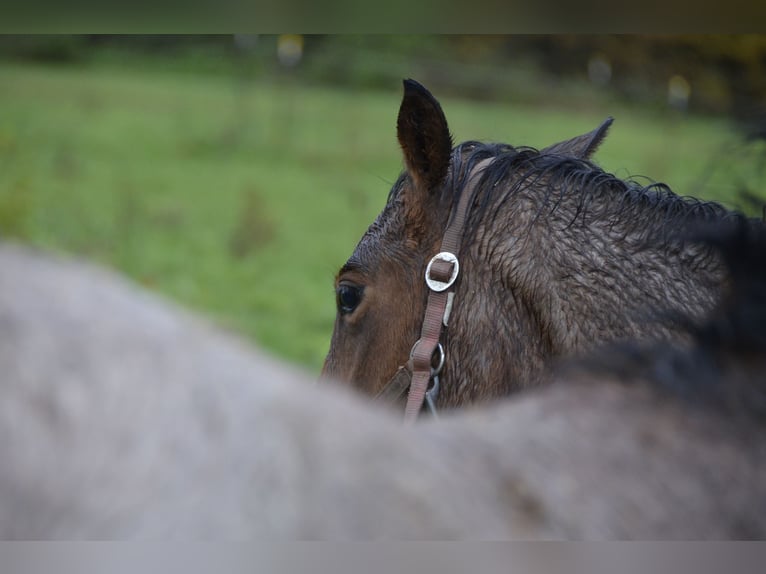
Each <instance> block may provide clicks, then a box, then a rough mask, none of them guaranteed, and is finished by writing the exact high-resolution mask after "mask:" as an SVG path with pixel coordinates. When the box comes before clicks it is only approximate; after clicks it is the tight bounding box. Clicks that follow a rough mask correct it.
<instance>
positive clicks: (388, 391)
mask: <svg viewBox="0 0 766 574" xmlns="http://www.w3.org/2000/svg"><path fill="white" fill-rule="evenodd" d="M411 381H412V373H411V372H410V369H409V368H408V367H407V366H406V365H405V366H401V367H399V369H397V371H396V374H395V375H394V376H393V377H392V378H391V380H390V381H388V384H387V385H386V386H385V387H383V389H382V390H381V391H380V392H379V393H378V394H377V395H375V398H374V399H373V400H375V401H378V402H383V403H388V404H392V405H393V404H396V403H398V402H399V401H400V400H402V398H403V397H404V396H405V395H406V394H407V389H409V388H410V382H411Z"/></svg>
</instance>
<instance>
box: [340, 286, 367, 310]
mask: <svg viewBox="0 0 766 574" xmlns="http://www.w3.org/2000/svg"><path fill="white" fill-rule="evenodd" d="M363 291H364V289H363V288H362V287H357V286H356V285H348V284H341V285H338V291H337V298H338V311H340V312H341V314H343V315H347V314H348V313H353V312H354V309H356V308H357V306H358V305H359V302H360V301H361V300H362V292H363Z"/></svg>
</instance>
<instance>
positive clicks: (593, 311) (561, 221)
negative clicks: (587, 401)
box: [485, 193, 723, 354]
mask: <svg viewBox="0 0 766 574" xmlns="http://www.w3.org/2000/svg"><path fill="white" fill-rule="evenodd" d="M614 200H615V198H614V197H612V198H610V197H609V196H608V195H607V194H603V196H602V199H601V200H600V201H614ZM594 201H598V200H594ZM579 202H580V199H579V197H577V196H576V195H575V193H572V194H570V195H569V197H566V198H565V199H564V201H562V202H561V204H560V205H559V206H558V207H557V208H556V209H555V210H553V212H552V213H551V212H550V208H545V207H544V206H541V205H539V203H540V201H539V199H537V198H535V199H534V200H531V198H530V197H528V196H527V197H525V196H523V195H520V196H519V197H518V198H517V199H516V201H514V202H508V206H507V207H506V214H500V217H502V216H503V215H506V218H505V220H506V221H509V222H511V223H510V225H507V226H505V227H506V229H499V230H498V231H497V232H494V233H488V234H487V239H488V240H489V241H486V240H485V243H487V244H489V243H493V244H494V243H498V244H500V245H503V246H504V249H503V250H502V251H503V253H502V254H500V253H499V254H498V255H501V257H499V259H496V261H497V263H494V264H493V263H490V267H491V268H493V270H494V273H495V275H496V276H497V277H498V278H500V280H501V281H503V282H504V283H506V284H507V285H508V286H509V287H510V289H511V290H513V291H514V293H515V295H516V296H518V297H519V298H520V299H521V300H522V301H523V302H524V304H523V306H524V307H527V308H529V309H531V310H532V311H533V312H534V314H535V315H536V316H537V317H538V321H539V323H540V324H541V325H543V326H544V327H546V329H547V331H548V333H549V337H550V341H551V347H552V351H553V352H554V353H555V354H568V353H575V352H580V351H582V350H585V349H588V348H590V347H592V346H594V345H596V344H599V343H603V342H607V341H614V340H619V339H628V338H630V339H641V338H645V337H656V336H668V335H671V333H672V329H671V328H670V327H669V325H668V322H667V321H665V322H663V321H659V320H657V318H658V314H662V313H667V312H681V313H683V314H684V315H685V316H689V317H699V316H701V315H703V314H705V313H707V312H708V311H709V310H710V309H711V308H712V306H713V304H714V303H715V301H716V299H717V296H718V293H719V291H720V287H721V282H722V276H723V273H722V267H721V264H720V261H719V260H718V258H717V257H715V256H713V255H711V253H710V250H709V249H708V248H706V247H701V246H699V245H694V244H691V243H687V244H683V243H681V242H679V241H678V240H673V239H671V238H670V237H669V236H668V233H667V231H666V230H667V222H666V221H665V217H666V216H665V214H664V213H661V212H660V211H659V210H657V209H652V208H644V209H643V210H640V211H636V210H635V209H625V210H621V209H614V210H605V211H598V209H597V206H593V207H594V213H603V214H604V215H605V216H604V217H601V216H599V217H598V218H596V217H593V218H588V219H587V220H586V221H583V220H582V219H578V215H577V213H578V207H579ZM690 209H691V208H690ZM607 214H608V215H607ZM495 257H497V256H495ZM495 257H493V258H491V259H490V261H491V260H492V259H495ZM666 316H667V315H666Z"/></svg>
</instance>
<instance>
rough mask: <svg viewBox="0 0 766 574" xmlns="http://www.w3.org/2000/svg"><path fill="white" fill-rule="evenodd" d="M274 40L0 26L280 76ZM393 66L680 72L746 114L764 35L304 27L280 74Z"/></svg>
mask: <svg viewBox="0 0 766 574" xmlns="http://www.w3.org/2000/svg"><path fill="white" fill-rule="evenodd" d="M277 43H278V37H277V36H260V37H259V36H231V35H186V36H175V35H165V36H163V35H153V36H130V35H128V36H119V35H112V36H55V35H54V36H5V37H2V38H0V56H4V57H6V58H16V59H26V60H35V61H41V62H49V63H51V62H58V63H79V64H81V65H86V64H88V63H92V62H93V61H103V60H111V61H114V62H119V63H121V64H126V65H130V64H131V63H132V64H133V65H140V66H145V65H147V62H146V56H147V55H149V54H150V55H151V56H152V60H153V62H151V63H149V64H148V65H150V66H165V67H166V68H172V69H175V70H177V71H180V70H183V69H185V70H186V71H189V72H194V73H211V74H232V73H241V74H245V75H248V74H249V75H254V74H259V75H263V74H268V75H279V74H283V73H284V72H285V70H284V69H282V68H283V67H282V66H280V65H279V63H278V58H276V57H275V53H276V52H277ZM594 58H598V59H599V60H600V61H603V62H604V63H605V64H606V65H607V66H608V67H609V77H608V80H607V82H606V83H605V84H603V85H599V86H596V88H598V89H587V86H588V84H589V83H593V82H592V81H593V78H589V73H588V70H589V63H591V62H592V61H593V60H594ZM402 69H406V70H410V71H411V73H412V75H413V76H416V77H417V78H419V79H420V80H421V81H422V82H424V83H428V85H430V86H433V87H434V88H435V89H438V90H439V91H440V92H441V93H450V94H453V95H455V96H461V97H471V98H475V99H482V100H498V101H500V100H506V99H508V98H513V99H514V100H515V101H518V100H519V99H522V100H525V101H526V100H537V101H539V102H541V103H545V102H548V101H551V102H552V103H554V104H556V105H558V104H560V103H561V101H562V100H564V99H565V98H574V99H575V100H578V101H586V100H588V99H593V98H596V99H599V98H603V97H605V96H608V97H617V98H620V99H623V100H627V101H634V102H640V103H643V104H650V105H663V104H664V103H665V102H666V100H667V96H668V94H667V92H668V82H669V81H670V80H671V78H674V77H676V78H678V77H680V78H683V81H684V82H686V83H688V85H689V87H690V100H689V109H690V110H692V111H698V112H705V113H722V114H730V115H732V116H735V117H738V118H742V119H746V120H749V119H751V118H753V117H756V116H757V117H760V115H762V114H763V113H764V111H765V110H766V36H764V35H672V36H668V35H596V36H588V35H570V36H568V35H554V36H491V35H486V36H451V35H434V36H417V35H367V36H354V35H339V36H307V37H305V46H304V49H303V58H302V59H301V61H300V64H299V65H297V66H296V67H295V69H293V70H291V72H290V73H291V75H292V77H294V78H296V79H299V80H303V81H307V82H313V83H323V84H331V85H336V86H346V87H355V88H371V89H391V86H392V85H395V84H397V82H398V81H399V80H400V79H401V73H402ZM552 85H555V86H556V87H557V88H559V89H557V90H551V89H550V87H551V86H552ZM562 85H563V87H564V89H563V90H561V89H560V88H561V87H562ZM591 88H594V86H591Z"/></svg>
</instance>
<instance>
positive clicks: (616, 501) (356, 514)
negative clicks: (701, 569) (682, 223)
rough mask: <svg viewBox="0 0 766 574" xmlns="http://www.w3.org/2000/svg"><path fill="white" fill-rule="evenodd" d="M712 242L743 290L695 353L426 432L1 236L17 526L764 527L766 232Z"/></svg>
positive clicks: (512, 531)
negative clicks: (2, 239) (317, 383)
mask: <svg viewBox="0 0 766 574" xmlns="http://www.w3.org/2000/svg"><path fill="white" fill-rule="evenodd" d="M706 241H707V246H708V247H710V248H711V249H715V250H716V253H721V254H722V255H719V260H720V261H721V262H722V265H723V266H724V267H725V273H726V275H727V287H726V290H725V296H724V297H722V298H721V299H720V300H719V302H718V303H717V304H716V306H715V307H714V309H713V310H712V311H711V312H710V313H708V315H707V316H706V317H705V318H704V319H701V320H697V319H696V318H694V317H691V316H688V317H687V320H686V321H685V322H679V324H683V325H684V326H683V328H684V329H685V331H686V335H687V336H686V340H685V341H684V342H652V343H647V342H645V341H644V342H633V343H623V344H622V346H619V347H618V348H614V347H613V348H611V349H610V350H608V351H606V350H605V351H603V354H601V355H599V354H596V355H592V356H587V357H584V358H581V359H578V360H575V359H573V360H572V361H573V362H572V363H571V364H570V365H569V366H568V367H566V368H564V367H562V368H561V370H560V371H558V372H557V373H556V374H555V375H554V376H553V377H552V382H551V384H549V385H544V386H538V387H536V388H534V389H529V390H528V391H526V392H524V393H518V394H516V395H515V396H512V397H509V398H506V399H505V400H503V401H500V402H498V403H497V404H493V405H491V406H487V407H485V408H481V409H478V408H477V409H468V410H459V409H458V410H456V411H454V412H450V413H445V414H444V415H443V416H441V417H440V419H439V420H434V419H424V420H423V421H422V422H421V423H420V424H419V425H418V426H417V427H407V426H404V425H402V424H401V418H400V416H398V415H396V414H395V413H393V412H391V411H390V409H387V408H384V407H383V406H381V405H379V404H375V403H373V402H372V401H371V400H370V399H369V398H367V397H364V396H362V395H360V394H359V393H356V392H354V391H352V390H351V389H349V388H347V387H345V386H343V385H316V384H314V379H313V377H309V376H307V375H306V374H305V373H303V372H301V371H299V370H297V369H296V368H295V367H290V366H289V365H285V364H282V363H280V362H278V361H276V360H275V359H272V358H271V357H268V356H267V355H265V354H264V353H262V352H260V351H258V350H257V349H254V348H252V347H251V346H250V345H248V344H245V343H243V342H242V341H241V340H239V339H238V338H237V337H236V336H234V335H233V334H231V333H226V332H222V331H220V330H219V329H218V328H215V327H212V326H210V325H209V324H208V323H207V322H205V321H203V320H200V319H199V318H197V317H195V316H193V315H191V314H189V313H188V312H186V311H184V310H183V309H179V308H177V307H176V306H174V305H173V304H171V303H169V302H167V301H164V300H162V299H160V298H159V297H158V296H157V295H155V294H153V293H150V292H148V291H146V290H145V289H144V288H143V287H140V286H137V285H134V284H132V283H129V282H127V281H126V280H124V279H122V278H121V277H119V276H116V275H115V274H113V273H112V272H109V271H106V270H103V269H101V268H98V267H95V266H93V265H92V264H89V263H84V262H80V261H76V260H71V259H68V258H65V257H61V256H57V257H52V256H51V255H48V254H45V253H41V252H39V251H36V250H33V249H30V248H28V247H21V246H18V245H13V244H8V243H5V242H0V267H2V269H3V273H0V365H2V377H0V394H1V395H2V398H3V400H2V401H0V460H1V461H2V464H0V538H2V539H6V540H7V539H38V540H39V539H66V540H72V539H94V538H98V539H173V538H183V539H195V540H196V539H206V540H209V539H219V540H222V539H225V540H231V539H240V540H241V539H261V540H263V539H268V540H273V539H364V540H371V539H398V540H403V539H508V538H523V539H530V538H535V539H550V538H553V539H561V538H567V539H606V538H609V539H614V538H619V539H653V540H658V539H685V540H688V539H732V538H758V539H763V538H766V513H764V512H763V508H764V506H765V504H766V451H764V448H763V445H764V444H766V386H765V385H764V379H763V373H764V372H765V369H766V297H764V294H765V293H766V233H764V231H763V229H762V228H761V229H758V228H748V229H738V228H734V229H722V228H720V226H719V227H716V228H715V233H708V234H707V239H706ZM679 328H680V327H679ZM413 429H416V430H417V432H413Z"/></svg>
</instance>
